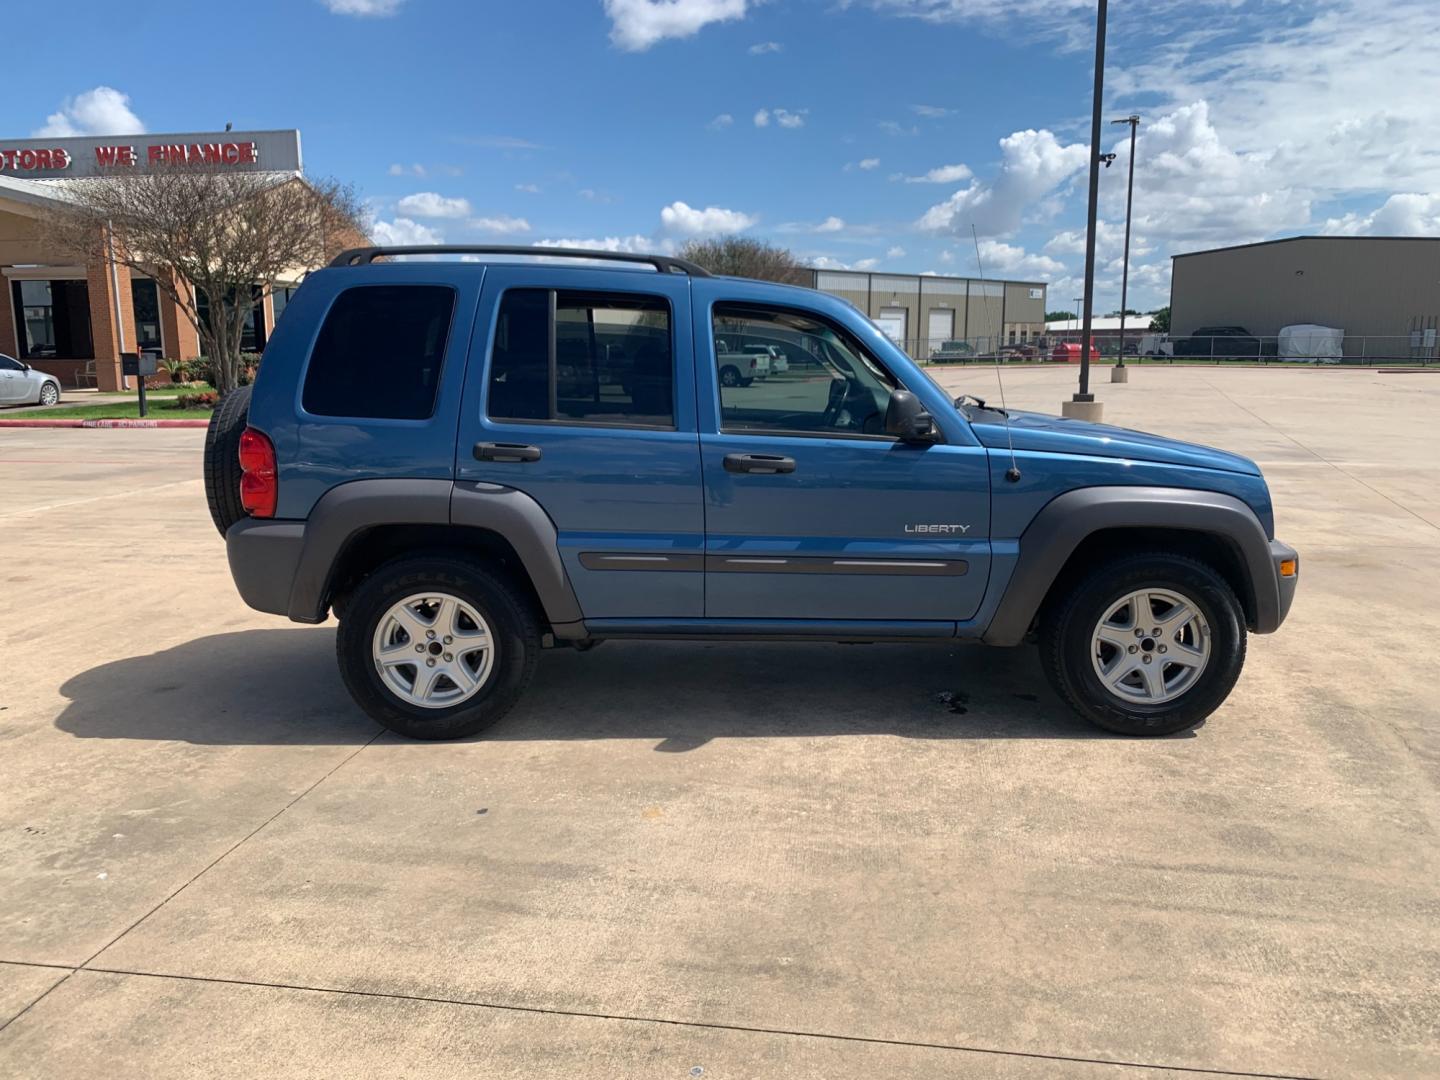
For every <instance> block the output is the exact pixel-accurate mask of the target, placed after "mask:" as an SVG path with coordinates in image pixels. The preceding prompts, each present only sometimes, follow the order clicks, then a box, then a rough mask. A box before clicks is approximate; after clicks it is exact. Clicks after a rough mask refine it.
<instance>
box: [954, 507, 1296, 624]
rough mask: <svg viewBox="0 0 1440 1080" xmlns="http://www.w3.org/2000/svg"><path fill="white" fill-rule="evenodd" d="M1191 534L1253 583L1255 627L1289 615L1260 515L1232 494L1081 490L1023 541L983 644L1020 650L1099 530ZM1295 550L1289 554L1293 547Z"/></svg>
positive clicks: (1035, 523)
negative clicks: (1214, 544)
mask: <svg viewBox="0 0 1440 1080" xmlns="http://www.w3.org/2000/svg"><path fill="white" fill-rule="evenodd" d="M1146 527H1151V528H1166V529H1187V530H1191V531H1194V532H1198V533H1206V534H1208V535H1211V536H1215V537H1218V538H1220V539H1221V540H1223V541H1225V542H1226V543H1227V544H1229V545H1230V547H1231V548H1232V550H1233V551H1234V552H1235V554H1236V555H1237V556H1238V557H1239V561H1240V565H1241V566H1242V567H1243V568H1244V570H1245V573H1246V576H1247V578H1248V579H1249V582H1248V583H1249V589H1250V592H1249V595H1248V596H1242V597H1241V599H1242V600H1248V601H1251V602H1252V603H1253V609H1254V613H1255V625H1254V627H1253V629H1255V630H1256V631H1257V632H1259V633H1269V632H1270V631H1272V630H1274V629H1275V627H1277V626H1278V625H1279V624H1280V622H1281V620H1282V619H1284V617H1285V608H1286V607H1288V604H1285V603H1283V602H1282V598H1281V591H1280V586H1279V582H1278V580H1277V577H1276V570H1275V564H1274V555H1273V554H1272V550H1271V543H1270V539H1269V537H1267V536H1266V535H1265V528H1264V526H1262V525H1261V524H1260V519H1259V518H1257V517H1256V516H1255V512H1254V511H1253V510H1251V509H1250V507H1248V506H1247V505H1245V503H1244V502H1242V501H1241V500H1239V499H1237V498H1235V497H1234V496H1232V495H1222V494H1220V493H1218V492H1211V491H1191V490H1189V489H1186V488H1167V487H1093V488H1079V489H1077V490H1075V491H1067V492H1065V493H1064V494H1063V495H1057V496H1056V497H1055V498H1054V499H1052V500H1051V501H1050V502H1048V503H1047V504H1046V505H1045V507H1044V508H1043V509H1042V510H1041V511H1040V512H1039V513H1038V514H1036V515H1035V517H1034V518H1033V519H1032V520H1031V522H1030V524H1029V525H1028V526H1026V528H1025V532H1024V533H1023V534H1022V535H1021V537H1020V556H1019V558H1018V560H1017V561H1016V563H1015V570H1014V572H1013V573H1012V574H1011V575H1010V582H1009V586H1008V587H1007V588H1006V590H1005V595H1004V597H1003V598H1002V599H1001V601H1000V604H999V606H998V607H997V608H996V611H995V615H994V617H993V618H992V619H991V620H990V625H989V626H988V627H987V628H986V630H985V633H984V635H983V637H982V640H983V641H984V642H985V643H986V644H990V645H1018V644H1020V643H1021V642H1022V641H1023V640H1024V639H1025V635H1026V633H1027V632H1028V631H1029V629H1030V626H1031V624H1032V623H1033V622H1034V620H1035V616H1036V614H1037V613H1038V612H1039V611H1040V606H1041V604H1043V603H1044V602H1045V597H1046V595H1047V594H1048V593H1049V591H1050V586H1051V585H1053V584H1054V582H1055V579H1056V577H1058V576H1059V574H1060V571H1061V569H1062V568H1063V567H1064V566H1065V563H1066V561H1067V560H1068V559H1069V558H1070V556H1071V554H1073V553H1074V551H1075V549H1076V548H1077V547H1079V546H1080V544H1081V542H1082V541H1083V540H1084V539H1085V538H1086V537H1087V536H1090V535H1091V534H1092V533H1096V532H1099V531H1100V530H1102V529H1116V528H1146ZM1287 550H1288V549H1287Z"/></svg>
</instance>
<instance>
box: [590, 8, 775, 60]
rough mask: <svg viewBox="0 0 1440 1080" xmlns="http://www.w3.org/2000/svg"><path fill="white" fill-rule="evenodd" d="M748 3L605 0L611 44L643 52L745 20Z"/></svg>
mask: <svg viewBox="0 0 1440 1080" xmlns="http://www.w3.org/2000/svg"><path fill="white" fill-rule="evenodd" d="M747 6H748V3H747V0H605V14H607V15H608V16H610V22H611V28H610V40H611V41H613V42H614V43H615V44H616V45H618V46H619V47H620V48H622V49H625V50H628V51H630V52H642V51H644V50H645V49H648V48H650V46H652V45H654V44H656V43H657V42H660V41H664V40H665V39H666V38H686V37H690V36H692V35H694V34H697V33H699V32H700V31H701V30H702V29H704V28H705V27H706V26H708V25H710V24H711V23H715V22H725V21H727V20H730V19H740V18H744V16H745V9H746V7H747Z"/></svg>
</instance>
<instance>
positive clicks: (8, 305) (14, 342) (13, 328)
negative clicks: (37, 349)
mask: <svg viewBox="0 0 1440 1080" xmlns="http://www.w3.org/2000/svg"><path fill="white" fill-rule="evenodd" d="M0 269H3V267H0ZM0 290H3V291H0V353H4V354H5V355H6V356H16V357H18V356H19V355H20V339H19V334H18V329H19V323H18V322H17V321H16V320H17V319H18V318H19V316H18V315H17V314H16V312H15V290H14V288H13V287H12V285H11V282H10V279H9V278H7V277H6V276H5V275H4V274H0Z"/></svg>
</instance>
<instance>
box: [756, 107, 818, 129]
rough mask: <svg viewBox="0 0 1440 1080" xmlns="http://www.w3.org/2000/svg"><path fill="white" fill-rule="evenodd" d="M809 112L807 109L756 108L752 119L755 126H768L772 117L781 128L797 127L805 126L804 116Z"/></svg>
mask: <svg viewBox="0 0 1440 1080" xmlns="http://www.w3.org/2000/svg"><path fill="white" fill-rule="evenodd" d="M809 113H810V110H809V109H779V108H769V109H757V110H755V116H754V117H753V119H754V121H755V126H756V127H761V128H763V127H769V126H770V121H771V120H772V119H773V120H774V121H775V123H777V124H779V125H780V126H781V127H783V128H798V127H804V126H805V117H806V116H808V115H809Z"/></svg>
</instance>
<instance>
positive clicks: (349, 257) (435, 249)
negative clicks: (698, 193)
mask: <svg viewBox="0 0 1440 1080" xmlns="http://www.w3.org/2000/svg"><path fill="white" fill-rule="evenodd" d="M392 255H530V256H533V257H535V258H548V259H555V258H559V259H602V260H608V261H610V262H632V263H648V264H649V265H651V266H653V267H655V269H656V270H658V271H659V272H660V273H662V274H688V275H690V276H691V277H709V276H710V271H708V270H706V269H705V268H704V267H703V266H700V265H698V264H696V263H693V262H690V261H689V260H688V259H676V258H672V257H671V256H669V255H634V254H631V253H629V252H624V251H591V250H590V249H589V248H558V247H556V248H552V247H521V246H519V245H515V244H509V245H503V244H502V245H496V244H479V245H472V244H412V245H405V246H403V247H360V248H351V249H350V250H349V251H342V252H341V253H340V254H339V255H336V256H335V258H333V259H332V260H330V265H331V266H369V265H370V264H371V263H372V262H374V261H375V260H376V259H379V258H386V257H389V256H392Z"/></svg>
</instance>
